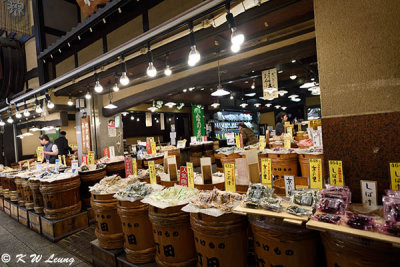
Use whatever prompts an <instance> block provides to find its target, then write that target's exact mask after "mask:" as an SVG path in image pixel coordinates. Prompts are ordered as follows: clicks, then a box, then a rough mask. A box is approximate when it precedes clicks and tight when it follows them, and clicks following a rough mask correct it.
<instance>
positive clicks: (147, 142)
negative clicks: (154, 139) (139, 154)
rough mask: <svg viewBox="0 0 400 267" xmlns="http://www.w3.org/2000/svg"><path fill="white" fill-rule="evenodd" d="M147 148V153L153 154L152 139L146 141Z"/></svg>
mask: <svg viewBox="0 0 400 267" xmlns="http://www.w3.org/2000/svg"><path fill="white" fill-rule="evenodd" d="M146 150H147V154H149V155H150V154H151V141H150V140H147V141H146Z"/></svg>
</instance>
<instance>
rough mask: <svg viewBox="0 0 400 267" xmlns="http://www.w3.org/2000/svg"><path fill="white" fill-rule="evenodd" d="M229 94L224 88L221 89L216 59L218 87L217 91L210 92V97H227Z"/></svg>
mask: <svg viewBox="0 0 400 267" xmlns="http://www.w3.org/2000/svg"><path fill="white" fill-rule="evenodd" d="M229 94H230V93H229V92H228V91H226V90H225V89H224V88H222V85H221V72H220V70H219V59H218V86H217V90H216V91H215V92H212V93H211V95H212V96H224V95H229Z"/></svg>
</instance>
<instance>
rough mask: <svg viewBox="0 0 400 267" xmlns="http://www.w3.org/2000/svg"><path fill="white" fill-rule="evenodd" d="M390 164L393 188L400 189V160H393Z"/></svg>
mask: <svg viewBox="0 0 400 267" xmlns="http://www.w3.org/2000/svg"><path fill="white" fill-rule="evenodd" d="M389 166H390V184H391V187H392V189H393V190H400V162H392V163H390V164H389Z"/></svg>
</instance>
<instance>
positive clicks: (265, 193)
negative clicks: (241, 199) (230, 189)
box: [245, 184, 274, 208]
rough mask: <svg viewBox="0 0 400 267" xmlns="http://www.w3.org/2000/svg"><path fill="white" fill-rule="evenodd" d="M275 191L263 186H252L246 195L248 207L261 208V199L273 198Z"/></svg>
mask: <svg viewBox="0 0 400 267" xmlns="http://www.w3.org/2000/svg"><path fill="white" fill-rule="evenodd" d="M273 194H274V189H273V188H269V187H267V186H265V185H263V184H251V185H250V186H249V189H248V190H247V193H246V199H245V204H246V206H248V207H251V208H256V207H258V206H259V204H260V201H261V199H263V198H271V197H272V195H273Z"/></svg>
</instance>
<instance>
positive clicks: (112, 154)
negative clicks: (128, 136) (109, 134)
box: [108, 146, 115, 158]
mask: <svg viewBox="0 0 400 267" xmlns="http://www.w3.org/2000/svg"><path fill="white" fill-rule="evenodd" d="M108 150H109V152H110V158H114V157H115V148H114V146H110V147H108Z"/></svg>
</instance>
